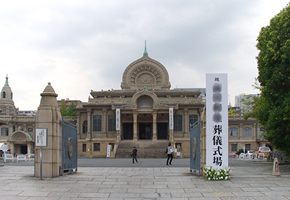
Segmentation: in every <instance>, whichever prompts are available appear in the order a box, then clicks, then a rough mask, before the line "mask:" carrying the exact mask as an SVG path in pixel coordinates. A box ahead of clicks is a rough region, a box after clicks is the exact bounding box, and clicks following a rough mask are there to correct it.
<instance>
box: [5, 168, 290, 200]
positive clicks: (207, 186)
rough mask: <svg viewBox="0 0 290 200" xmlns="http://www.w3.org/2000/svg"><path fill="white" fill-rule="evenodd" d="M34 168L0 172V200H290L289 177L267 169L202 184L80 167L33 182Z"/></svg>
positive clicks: (151, 171)
mask: <svg viewBox="0 0 290 200" xmlns="http://www.w3.org/2000/svg"><path fill="white" fill-rule="evenodd" d="M33 174H34V167H33V166H2V167H0V199H5V200H10V199H13V200H14V199H15V200H20V199H21V200H22V199H23V200H24V199H25V200H54V199H57V200H62V199H79V200H80V199H82V200H97V199H110V200H114V199H116V200H117V199H118V200H119V199H120V200H129V199H156V200H159V199H162V200H164V199H178V200H183V199H184V200H185V199H186V200H192V199H205V200H213V199H216V200H217V199H229V200H234V199H249V200H252V199H253V200H254V199H263V200H267V199H271V200H272V199H279V200H280V199H290V179H289V178H290V175H289V173H288V172H287V173H282V175H281V176H280V177H275V176H272V175H271V174H272V171H271V166H270V165H269V166H268V168H265V167H262V166H261V167H260V166H259V165H258V166H257V167H251V168H245V167H232V173H231V176H232V177H231V180H228V181H217V182H215V181H206V180H204V178H202V177H199V176H195V175H193V174H191V173H190V172H189V168H184V167H183V168H181V167H178V168H177V167H172V166H170V167H162V168H138V167H134V168H133V167H127V168H118V167H114V168H113V167H111V168H110V167H105V168H101V167H99V168H92V167H79V168H78V172H77V173H75V174H71V175H64V176H61V177H57V178H44V179H43V180H40V179H39V178H35V177H33Z"/></svg>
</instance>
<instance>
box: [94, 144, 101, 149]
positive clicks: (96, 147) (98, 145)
mask: <svg viewBox="0 0 290 200" xmlns="http://www.w3.org/2000/svg"><path fill="white" fill-rule="evenodd" d="M94 151H100V143H94Z"/></svg>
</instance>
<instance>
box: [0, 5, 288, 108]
mask: <svg viewBox="0 0 290 200" xmlns="http://www.w3.org/2000/svg"><path fill="white" fill-rule="evenodd" d="M287 3H288V1H286V0H285V1H282V0H281V1H275V2H274V1H271V0H267V1H265V0H258V1H237V0H221V1H209V0H200V1H197V0H195V1H191V0H184V1H173V0H166V1H154V0H149V1H148V0H147V1H133V0H124V1H117V0H115V1H113V0H109V1H65V0H62V1H25V2H23V1H18V2H15V1H13V2H11V1H6V2H5V3H3V2H2V5H1V6H0V32H1V38H0V55H1V59H0V68H1V71H0V80H1V77H2V80H3V85H4V83H5V76H6V74H9V83H10V86H11V88H12V90H13V92H14V102H15V104H16V106H17V107H20V109H37V107H38V105H39V101H40V95H39V94H40V93H41V92H42V91H43V90H44V88H45V87H46V85H47V82H51V84H52V86H53V87H54V89H55V91H56V93H58V94H59V97H58V98H59V99H61V98H70V99H76V98H77V99H80V100H82V101H87V98H88V96H89V93H90V90H91V89H92V90H101V89H111V88H114V89H120V83H121V81H122V75H123V72H124V70H125V69H126V67H127V66H128V65H129V64H130V63H131V62H133V61H135V60H137V59H139V58H140V57H141V56H142V54H143V51H144V40H145V39H146V40H147V49H148V53H149V56H150V57H151V58H153V59H155V60H157V61H159V62H160V63H162V64H163V65H164V66H165V67H166V68H167V70H168V72H169V78H170V82H171V85H172V88H174V87H176V86H177V87H180V88H181V87H205V73H209V72H223V73H228V77H229V95H230V97H231V103H232V104H234V102H233V99H234V96H235V95H238V94H240V93H255V92H257V91H254V90H253V89H252V87H251V85H252V84H253V83H254V77H256V76H257V74H258V71H257V64H256V60H255V57H256V56H257V54H258V51H257V49H256V47H255V45H256V38H257V36H258V34H259V30H260V29H261V27H262V26H266V25H268V23H269V20H270V19H271V18H272V17H273V16H274V15H275V14H277V13H278V12H279V11H280V10H281V9H282V8H283V7H285V6H286V4H287Z"/></svg>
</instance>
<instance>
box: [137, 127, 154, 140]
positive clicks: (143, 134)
mask: <svg viewBox="0 0 290 200" xmlns="http://www.w3.org/2000/svg"><path fill="white" fill-rule="evenodd" d="M151 139H152V123H139V140H151Z"/></svg>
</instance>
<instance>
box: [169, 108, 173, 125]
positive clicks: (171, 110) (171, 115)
mask: <svg viewBox="0 0 290 200" xmlns="http://www.w3.org/2000/svg"><path fill="white" fill-rule="evenodd" d="M169 129H170V130H173V108H169Z"/></svg>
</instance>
